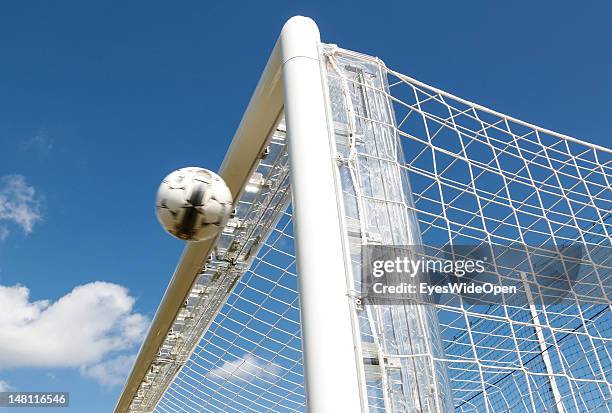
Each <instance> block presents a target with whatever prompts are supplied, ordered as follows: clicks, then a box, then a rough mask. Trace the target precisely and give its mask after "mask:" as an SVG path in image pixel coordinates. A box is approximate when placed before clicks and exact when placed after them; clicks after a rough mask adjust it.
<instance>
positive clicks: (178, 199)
mask: <svg viewBox="0 0 612 413" xmlns="http://www.w3.org/2000/svg"><path fill="white" fill-rule="evenodd" d="M155 210H156V212H157V218H158V219H159V222H160V223H161V224H162V226H163V227H164V228H165V229H166V231H168V232H169V233H170V234H172V235H173V236H175V237H177V238H179V239H182V240H185V241H202V240H205V239H208V238H212V237H214V236H215V235H217V233H218V232H219V230H220V229H221V228H223V226H224V225H225V223H226V222H227V220H228V218H229V216H230V214H231V212H232V194H231V192H230V190H229V188H228V187H227V185H226V184H225V182H224V181H223V179H221V177H220V176H219V175H217V174H215V173H214V172H211V171H209V170H208V169H204V168H197V167H189V168H181V169H178V170H176V171H174V172H172V173H171V174H170V175H168V176H167V177H166V178H165V179H164V180H163V181H162V183H161V185H160V186H159V189H158V191H157V200H156V203H155Z"/></svg>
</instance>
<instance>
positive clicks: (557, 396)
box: [520, 271, 565, 413]
mask: <svg viewBox="0 0 612 413" xmlns="http://www.w3.org/2000/svg"><path fill="white" fill-rule="evenodd" d="M520 274H521V281H522V283H523V287H524V288H525V295H526V297H527V302H528V303H529V312H530V313H531V318H532V320H533V328H534V330H535V333H536V337H537V339H538V345H539V347H540V351H541V355H542V361H543V362H544V367H545V368H546V374H548V376H547V378H548V382H549V384H550V390H551V392H552V394H553V398H554V400H555V410H556V411H557V413H565V408H564V407H563V398H562V397H561V393H560V392H559V388H558V387H557V381H556V380H555V370H554V369H553V367H552V363H551V361H550V356H549V355H548V346H547V345H546V339H545V337H544V332H543V331H542V324H540V317H539V316H538V310H537V309H536V306H535V301H534V300H533V295H532V294H531V287H529V282H528V281H527V274H525V272H523V271H521V272H520Z"/></svg>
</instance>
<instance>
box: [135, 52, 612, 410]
mask: <svg viewBox="0 0 612 413" xmlns="http://www.w3.org/2000/svg"><path fill="white" fill-rule="evenodd" d="M324 50H325V52H324V54H325V62H326V66H325V70H326V71H327V77H328V79H327V81H328V86H329V91H328V94H329V98H330V112H331V113H332V115H333V118H334V119H333V120H334V128H335V137H336V144H337V145H338V146H337V148H338V152H339V153H340V154H342V155H343V156H342V159H340V161H339V175H340V177H341V179H342V182H343V199H344V212H345V226H346V231H347V234H348V238H349V241H350V242H351V243H352V244H351V245H350V246H351V248H352V249H351V251H352V252H353V266H354V267H355V268H354V274H353V278H354V285H355V291H358V290H359V288H358V287H359V285H358V284H359V281H358V274H357V273H358V270H359V268H358V264H359V252H358V250H357V249H356V248H355V247H356V245H358V244H363V243H397V244H409V243H411V242H415V241H419V242H421V241H422V242H424V243H426V244H432V245H443V244H448V243H450V244H477V243H486V244H490V245H504V246H508V245H513V244H520V245H532V246H542V245H553V246H554V245H557V246H560V245H566V244H568V243H578V244H580V245H582V246H583V248H584V256H583V257H582V261H581V271H580V273H579V275H578V277H579V278H578V279H577V280H576V283H575V286H579V288H578V287H577V288H576V289H572V290H571V291H569V294H568V295H566V296H564V300H562V301H558V302H554V303H552V304H546V305H543V303H545V299H546V295H547V291H548V290H547V287H550V286H546V285H541V283H540V272H539V270H538V263H537V262H532V261H533V260H527V261H529V262H528V263H527V264H529V265H528V268H530V269H531V270H530V271H521V272H518V271H516V268H499V269H498V274H499V275H500V276H502V277H506V278H508V279H514V280H516V281H517V283H518V285H519V290H521V291H522V292H523V296H524V300H523V301H521V302H513V301H510V302H505V301H504V302H502V303H490V304H488V305H483V304H482V303H480V304H470V303H469V302H466V301H465V300H463V299H462V298H461V297H460V296H458V295H457V296H453V297H451V298H449V299H447V300H444V301H442V302H440V303H437V304H427V305H423V306H420V305H419V306H403V307H400V308H398V307H396V306H383V305H378V306H374V305H364V306H363V307H361V308H360V310H359V314H358V320H359V326H357V328H358V329H359V333H360V335H361V337H362V343H360V347H361V353H362V354H361V355H362V357H363V360H364V363H363V366H362V374H363V376H364V383H365V389H366V391H367V393H368V398H367V399H368V410H369V411H397V412H404V411H406V412H433V411H451V410H454V411H458V412H542V411H552V412H587V411H588V412H598V411H602V412H608V411H610V410H612V405H611V401H610V399H611V397H612V393H611V390H612V389H611V382H612V359H611V356H610V351H611V350H612V349H611V345H612V343H611V340H612V337H611V327H612V319H611V312H610V301H609V299H608V295H607V293H608V291H609V285H610V275H611V274H610V266H611V262H610V259H611V256H612V254H610V251H611V249H610V235H609V234H610V230H611V227H612V221H611V220H610V215H611V212H610V211H612V196H611V188H610V179H611V176H612V163H611V162H612V155H611V152H610V151H608V150H605V149H603V148H598V147H595V146H593V145H589V144H586V143H583V142H580V141H577V140H575V139H572V138H568V137H564V136H561V135H559V134H556V133H553V132H550V131H547V130H544V129H541V128H537V127H534V126H532V125H529V124H526V123H524V122H520V121H517V120H515V119H513V118H510V117H508V116H504V115H502V114H499V113H495V112H493V111H491V110H488V109H486V108H483V107H480V106H478V105H475V104H472V103H470V102H466V101H464V100H461V99H459V98H456V97H454V96H452V95H450V94H448V93H445V92H442V91H440V90H437V89H435V88H432V87H430V86H427V85H424V84H422V83H420V82H418V81H416V80H414V79H411V78H409V77H407V76H404V75H401V74H399V73H397V72H394V71H392V70H389V69H387V68H386V67H385V66H384V64H382V62H380V61H378V60H377V59H374V58H371V57H368V56H363V55H358V54H355V53H352V52H348V51H343V50H338V49H336V48H334V47H326V48H324ZM342 145H344V146H342ZM385 145H386V146H385ZM382 148H387V149H388V150H382ZM269 149H270V150H269V154H268V155H267V157H266V158H265V159H263V160H262V161H261V163H260V165H259V166H258V168H257V172H256V173H255V174H254V176H253V178H252V179H251V182H250V184H249V187H248V188H247V191H246V192H245V194H244V195H243V197H242V199H241V200H240V204H239V207H238V210H237V213H236V217H235V218H234V219H232V220H231V221H230V224H229V225H228V227H227V228H226V229H225V231H224V233H223V235H222V236H221V239H220V241H219V243H218V246H217V249H216V252H215V254H213V256H212V257H211V259H210V260H208V262H207V265H206V267H205V268H204V269H203V270H202V274H201V275H200V277H199V279H198V281H197V282H196V284H195V285H194V287H193V290H192V293H191V295H190V298H189V300H188V302H187V303H186V305H185V308H184V309H183V310H182V311H181V313H180V314H179V318H177V321H176V322H175V328H174V331H173V333H171V335H169V337H167V339H166V342H165V344H164V347H163V348H162V352H163V354H162V353H160V356H159V357H158V359H157V360H156V362H155V363H154V365H153V366H152V370H151V373H150V377H148V379H147V381H145V382H144V383H143V385H141V389H140V390H139V392H138V395H137V397H136V398H135V399H134V401H133V403H132V407H131V410H132V411H150V410H151V409H152V408H153V407H154V406H155V405H156V408H155V411H160V412H201V411H206V412H268V411H270V412H293V411H304V410H305V396H304V386H303V366H302V357H301V341H300V323H299V298H298V293H297V289H296V288H297V281H296V274H295V251H294V242H293V241H294V240H293V229H292V222H291V208H290V205H289V198H290V195H289V181H288V174H289V168H288V156H287V153H286V138H285V133H284V124H283V122H282V121H281V122H280V124H279V125H278V127H277V132H276V133H274V134H273V136H272V137H271V140H270V144H269ZM343 151H344V152H343ZM402 153H403V154H405V155H406V159H407V160H406V161H404V160H403V156H404V155H402ZM406 177H408V178H406ZM381 188H383V189H384V190H383V189H381ZM394 188H395V189H394ZM394 191H396V192H394ZM410 193H412V195H410ZM351 205H354V208H352V207H351ZM415 216H416V221H418V228H419V229H420V239H419V237H418V236H416V238H415V234H414V233H410V231H408V232H407V231H406V228H408V227H409V226H411V225H413V226H416V225H417V224H415V223H414V220H415V218H414V217H415ZM351 234H352V235H351ZM523 264H524V263H523ZM517 268H518V266H517ZM513 270H514V271H513ZM526 286H528V287H527V288H526ZM229 291H231V293H229V295H228V294H227V293H228V292H229ZM224 300H226V301H225V302H224ZM223 302H224V304H223ZM221 304H223V305H221ZM219 308H220V309H219ZM194 346H195V348H194ZM191 348H194V350H193V352H191V351H190V350H191ZM330 369H333V366H330ZM156 403H157V404H156Z"/></svg>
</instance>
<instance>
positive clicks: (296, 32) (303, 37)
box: [279, 16, 321, 64]
mask: <svg viewBox="0 0 612 413" xmlns="http://www.w3.org/2000/svg"><path fill="white" fill-rule="evenodd" d="M320 41H321V34H320V33H319V28H318V27H317V24H316V23H315V22H314V20H312V19H311V18H309V17H304V16H294V17H292V18H290V19H289V20H287V22H286V23H285V25H284V26H283V29H282V30H281V34H280V37H279V44H280V48H281V50H280V58H281V62H280V63H281V64H285V63H286V62H287V61H289V60H291V59H293V58H296V57H307V58H311V59H315V60H318V59H319V51H318V48H317V45H318V43H319V42H320Z"/></svg>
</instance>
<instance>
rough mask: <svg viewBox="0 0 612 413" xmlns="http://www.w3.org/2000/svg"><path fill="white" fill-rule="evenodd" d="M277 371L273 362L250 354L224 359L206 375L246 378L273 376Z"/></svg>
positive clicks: (230, 379) (223, 378)
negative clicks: (224, 360)
mask: <svg viewBox="0 0 612 413" xmlns="http://www.w3.org/2000/svg"><path fill="white" fill-rule="evenodd" d="M277 373H278V367H277V366H275V365H274V364H272V363H270V362H267V361H264V360H260V359H258V358H257V357H255V356H253V355H252V354H246V355H244V357H242V358H237V359H234V360H230V361H226V362H225V363H223V364H222V365H221V366H219V367H217V368H215V369H212V370H211V371H209V372H208V373H207V374H206V376H207V377H208V378H209V379H211V380H215V379H216V380H219V379H222V380H229V381H236V380H247V381H250V380H252V379H264V378H268V377H273V376H275V375H276V374H277Z"/></svg>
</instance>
